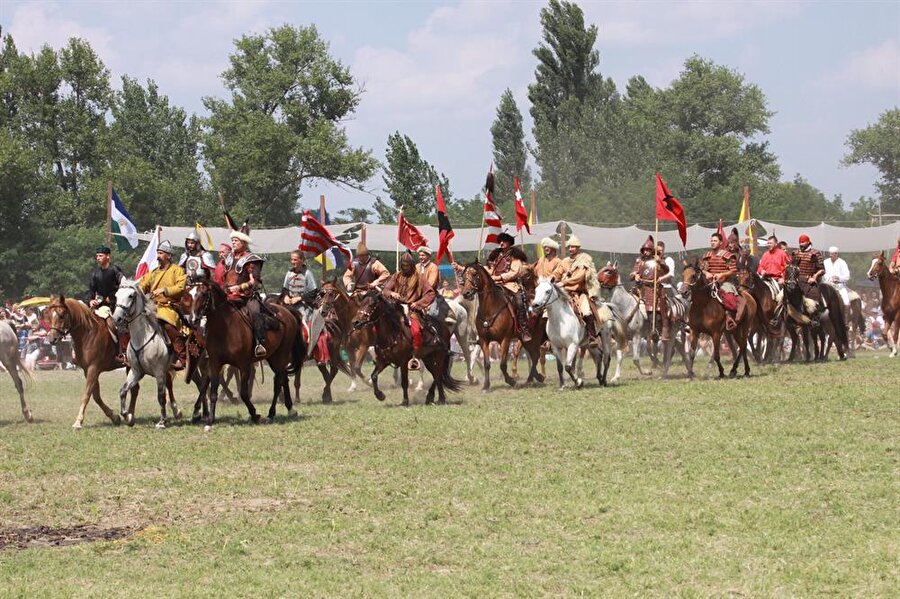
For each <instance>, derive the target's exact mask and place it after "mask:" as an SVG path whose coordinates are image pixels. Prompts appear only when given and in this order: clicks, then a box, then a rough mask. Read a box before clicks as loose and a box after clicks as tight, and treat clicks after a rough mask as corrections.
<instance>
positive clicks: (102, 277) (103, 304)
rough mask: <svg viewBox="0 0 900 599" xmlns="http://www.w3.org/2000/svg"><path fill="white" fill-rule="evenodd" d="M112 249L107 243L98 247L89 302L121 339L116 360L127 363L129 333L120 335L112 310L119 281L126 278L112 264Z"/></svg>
mask: <svg viewBox="0 0 900 599" xmlns="http://www.w3.org/2000/svg"><path fill="white" fill-rule="evenodd" d="M111 253H112V250H110V249H109V247H107V246H105V245H101V246H100V247H98V248H97V251H96V253H95V254H94V259H95V260H96V261H97V267H96V268H95V269H94V270H92V271H91V280H90V282H89V284H88V292H87V298H86V299H87V302H88V305H89V306H90V307H91V309H92V310H93V311H94V314H96V315H97V316H99V317H100V318H102V319H103V320H105V321H106V326H107V328H108V329H109V332H110V333H111V334H112V336H113V337H115V338H116V339H118V340H119V354H118V355H117V356H116V360H117V361H118V362H120V363H122V364H124V363H125V344H127V343H128V342H127V340H126V337H127V335H119V334H118V331H117V328H116V323H115V322H113V319H112V311H113V310H114V309H115V307H116V291H118V289H119V283H121V282H122V279H124V278H125V274H124V273H123V272H122V269H121V268H119V267H118V266H116V265H115V264H112V262H111Z"/></svg>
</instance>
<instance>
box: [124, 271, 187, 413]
mask: <svg viewBox="0 0 900 599" xmlns="http://www.w3.org/2000/svg"><path fill="white" fill-rule="evenodd" d="M113 321H115V323H116V325H117V326H121V325H123V324H127V325H128V332H129V333H130V335H131V341H130V342H129V343H128V362H129V364H130V367H131V370H129V371H128V377H127V378H126V379H125V384H124V385H122V388H121V389H119V404H120V408H121V410H120V411H121V414H122V416H123V417H124V418H125V422H127V423H128V425H129V426H133V425H134V403H135V400H134V398H132V401H131V405H130V406H129V408H128V409H127V410H126V409H125V396H126V395H127V394H128V392H129V391H130V390H131V389H132V388H134V387H137V386H138V385H139V383H140V381H141V379H142V378H144V375H147V374H149V375H150V376H152V377H153V378H155V379H156V399H157V401H158V402H159V409H160V417H159V422H157V423H156V428H166V420H167V419H166V387H167V382H168V377H169V368H170V366H171V365H172V360H173V358H174V356H172V355H170V354H169V347H168V345H167V344H166V333H165V331H163V329H162V327H161V326H160V324H159V323H158V322H157V321H156V303H155V302H153V301H152V300H150V299H148V298H147V296H145V295H144V292H143V291H141V289H140V287H138V284H137V281H129V280H127V279H125V280H123V281H122V282H121V283H120V284H119V290H118V291H116V309H115V310H114V311H113ZM172 412H173V414H174V416H175V418H180V417H181V410H180V409H179V408H178V404H176V403H175V397H174V396H173V397H172Z"/></svg>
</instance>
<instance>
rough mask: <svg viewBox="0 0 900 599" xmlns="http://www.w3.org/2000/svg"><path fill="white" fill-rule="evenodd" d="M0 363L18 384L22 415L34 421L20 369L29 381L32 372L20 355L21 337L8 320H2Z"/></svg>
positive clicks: (26, 419) (0, 328)
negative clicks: (26, 398)
mask: <svg viewBox="0 0 900 599" xmlns="http://www.w3.org/2000/svg"><path fill="white" fill-rule="evenodd" d="M0 363H2V364H3V367H4V368H5V369H6V372H8V373H9V376H10V377H11V378H12V380H13V384H14V385H15V386H16V392H18V394H19V405H20V406H21V407H22V416H24V417H25V422H34V417H33V416H32V414H31V409H29V407H28V404H27V403H26V402H25V385H24V384H22V378H21V377H20V376H19V370H21V371H22V376H24V377H25V381H26V382H28V383H31V382H32V378H31V373H29V372H28V370H27V369H26V368H25V364H23V363H22V356H21V355H19V338H18V337H16V331H15V329H14V328H13V325H12V324H11V323H10V322H9V321H6V320H4V321H2V322H0Z"/></svg>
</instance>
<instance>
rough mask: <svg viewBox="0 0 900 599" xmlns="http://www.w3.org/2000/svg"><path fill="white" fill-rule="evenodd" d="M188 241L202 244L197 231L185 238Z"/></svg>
mask: <svg viewBox="0 0 900 599" xmlns="http://www.w3.org/2000/svg"><path fill="white" fill-rule="evenodd" d="M188 239H190V240H191V241H196V242H197V243H200V236H199V235H197V231H196V230H194V231H191V232H190V233H188V236H187V237H185V238H184V240H185V241H187V240H188Z"/></svg>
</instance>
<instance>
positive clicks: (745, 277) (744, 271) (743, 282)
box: [737, 264, 754, 289]
mask: <svg viewBox="0 0 900 599" xmlns="http://www.w3.org/2000/svg"><path fill="white" fill-rule="evenodd" d="M746 266H747V265H746V264H744V268H739V269H738V272H737V282H738V285H740V286H741V287H743V288H744V289H753V285H754V282H753V272H751V270H750V269H749V268H747V267H746Z"/></svg>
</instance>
